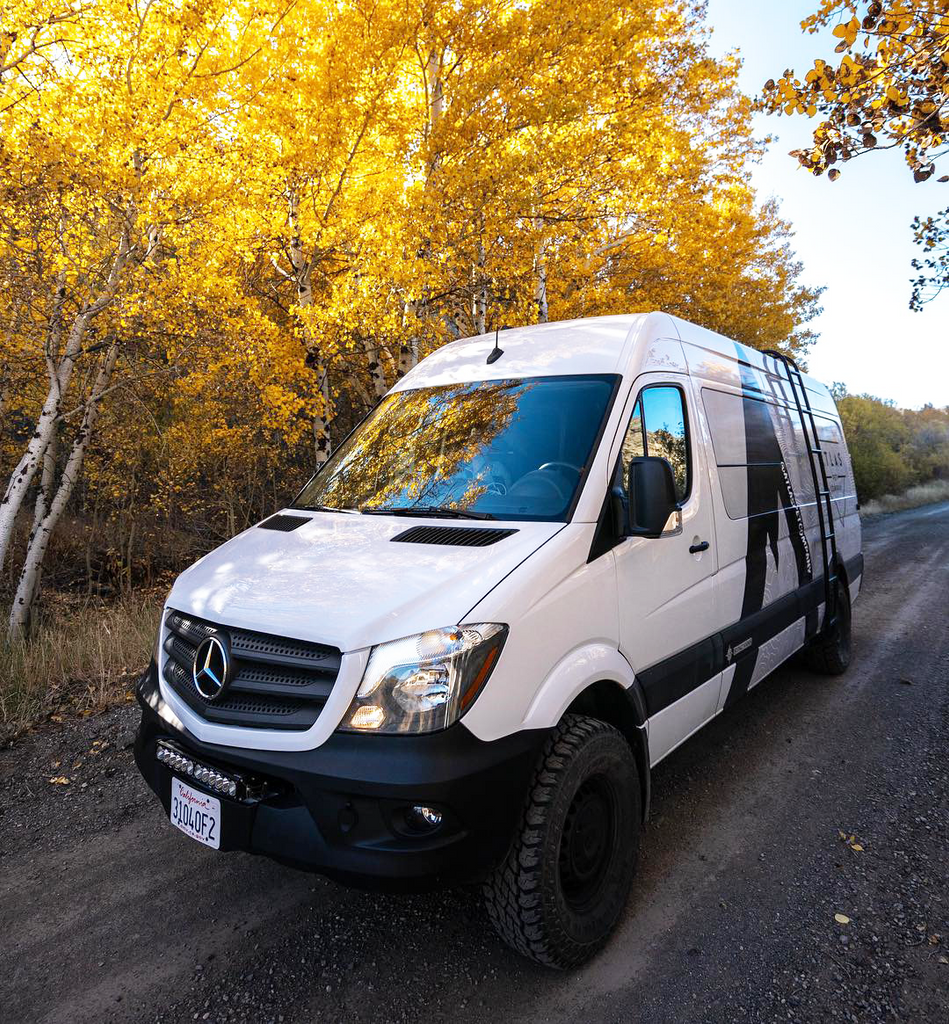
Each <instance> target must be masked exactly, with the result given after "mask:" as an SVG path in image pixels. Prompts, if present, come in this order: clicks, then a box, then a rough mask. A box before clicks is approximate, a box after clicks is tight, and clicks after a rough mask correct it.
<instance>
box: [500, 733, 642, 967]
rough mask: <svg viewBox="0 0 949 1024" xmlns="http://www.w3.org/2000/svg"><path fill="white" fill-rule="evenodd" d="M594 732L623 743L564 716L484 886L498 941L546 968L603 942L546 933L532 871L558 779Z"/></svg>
mask: <svg viewBox="0 0 949 1024" xmlns="http://www.w3.org/2000/svg"><path fill="white" fill-rule="evenodd" d="M598 734H604V735H611V736H615V737H616V738H617V739H618V740H619V741H620V742H621V743H622V744H623V745H624V746H625V745H626V740H625V739H624V738H623V735H622V733H620V732H619V731H618V730H617V729H615V728H614V727H613V726H611V725H609V724H608V723H606V722H603V721H600V720H599V719H596V718H589V717H587V716H585V715H565V716H564V717H563V719H562V721H561V722H560V724H559V725H558V726H557V729H556V731H555V732H554V733H553V735H552V736H551V737H550V739H548V741H547V744H546V746H545V748H544V751H543V753H542V755H541V757H540V758H539V760H538V765H537V768H536V769H535V771H534V776H533V779H532V781H531V788H530V791H529V795H528V798H527V802H526V805H525V808H524V812H523V814H522V817H521V822H520V826H519V828H518V831H517V834H516V836H515V839H514V843H513V845H512V847H511V849H510V851H509V852H508V855H507V857H506V858H505V859H504V861H502V863H501V864H500V866H499V867H497V868H496V869H495V871H494V872H493V873H492V874H491V875H490V876H489V878H488V879H487V881H485V883H484V885H483V888H482V893H483V896H484V904H485V909H486V910H487V913H488V917H489V918H490V920H491V923H492V924H493V925H494V927H495V929H496V930H497V932H498V934H499V935H500V936H501V938H503V939H504V941H505V942H507V943H508V945H510V946H511V947H512V948H514V949H515V950H516V951H517V952H518V953H521V954H522V955H523V956H526V957H529V958H530V959H531V960H535V961H537V962H538V963H541V964H544V965H545V966H547V967H554V968H558V969H566V968H569V967H573V966H575V965H577V964H579V963H582V962H583V961H585V960H587V959H588V958H589V957H590V956H592V955H593V953H595V952H596V951H597V950H598V949H599V948H600V947H601V946H602V945H603V944H604V943H605V941H606V938H607V937H606V936H604V937H603V938H602V939H601V940H600V941H598V942H595V943H590V944H589V945H587V946H583V947H578V946H577V945H576V944H575V943H573V942H571V941H569V940H567V941H565V942H558V941H557V938H556V937H553V936H551V935H549V934H548V935H545V934H544V928H543V924H542V911H541V899H542V897H541V894H540V892H539V891H538V889H539V885H540V878H539V877H538V872H537V870H536V868H537V866H538V865H539V864H540V862H541V859H542V857H543V837H544V831H543V828H541V827H539V826H540V825H541V823H542V822H543V821H544V820H545V818H546V816H547V814H548V813H549V811H550V808H551V805H552V804H553V802H554V800H555V799H556V795H557V789H558V783H559V781H560V778H561V776H562V775H563V774H564V772H565V771H566V769H567V767H568V765H569V763H570V761H571V760H572V759H573V758H574V757H575V756H576V755H577V754H578V753H579V751H580V749H581V748H582V747H583V746H584V745H585V744H587V743H588V742H589V741H590V740H591V739H592V738H593V737H595V736H597V735H598ZM564 938H566V937H564Z"/></svg>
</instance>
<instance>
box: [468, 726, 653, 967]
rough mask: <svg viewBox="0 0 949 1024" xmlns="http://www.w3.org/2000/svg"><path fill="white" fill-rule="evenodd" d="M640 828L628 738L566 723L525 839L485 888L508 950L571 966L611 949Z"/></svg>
mask: <svg viewBox="0 0 949 1024" xmlns="http://www.w3.org/2000/svg"><path fill="white" fill-rule="evenodd" d="M641 821H642V811H641V797H640V788H639V776H638V772H637V770H636V760H635V758H634V757H633V752H632V750H630V747H629V744H628V743H627V742H626V740H625V739H624V738H623V736H622V734H621V733H619V732H618V731H617V730H616V729H614V728H613V727H612V726H611V725H607V724H606V723H605V722H601V721H599V720H598V719H595V718H588V717H585V716H581V715H566V716H564V719H563V721H562V722H561V723H560V725H559V726H558V727H557V730H556V731H555V732H554V734H553V735H552V736H551V737H550V739H549V740H548V741H547V745H546V746H545V748H544V752H543V753H542V754H541V757H540V761H539V763H538V766H537V769H536V771H535V774H534V779H533V782H532V786H531V791H530V794H529V796H528V799H527V805H526V807H525V809H524V814H523V816H522V819H521V825H520V830H519V832H518V834H517V835H516V836H515V839H514V843H513V845H512V847H511V850H510V851H509V853H508V855H507V857H506V858H505V860H504V861H503V862H502V863H501V864H500V865H499V866H498V867H497V868H496V869H495V871H494V872H493V873H492V875H491V876H490V877H489V878H488V880H487V881H486V882H485V885H484V890H483V891H484V900H485V906H486V908H487V912H488V916H489V917H490V918H491V922H492V923H493V925H494V927H495V928H496V930H497V931H498V934H499V935H500V936H501V938H503V939H504V941H505V942H507V943H508V945H510V946H511V947H513V948H514V949H515V950H516V951H517V952H518V953H521V954H523V955H524V956H527V957H530V958H531V959H533V960H536V961H538V963H541V964H544V965H546V966H548V967H555V968H560V969H563V968H567V967H574V966H576V965H577V964H580V963H582V962H583V961H584V960H587V959H589V957H591V956H592V955H593V954H594V953H595V952H596V951H597V950H599V949H600V947H601V946H602V945H603V944H604V943H605V942H606V940H607V938H608V937H609V935H610V933H611V932H612V930H613V928H614V927H615V926H616V923H617V921H618V920H619V917H620V915H621V914H622V912H623V909H624V907H625V906H626V900H627V897H628V895H629V887H630V884H631V883H632V880H633V875H634V874H635V871H636V862H637V859H638V853H639V833H640V827H641Z"/></svg>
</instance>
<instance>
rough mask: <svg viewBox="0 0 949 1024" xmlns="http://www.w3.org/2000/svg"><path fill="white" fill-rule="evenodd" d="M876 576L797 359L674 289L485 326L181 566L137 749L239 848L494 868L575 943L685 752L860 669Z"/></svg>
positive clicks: (558, 954)
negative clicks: (795, 678)
mask: <svg viewBox="0 0 949 1024" xmlns="http://www.w3.org/2000/svg"><path fill="white" fill-rule="evenodd" d="M862 571H863V559H862V555H861V551H860V524H859V519H858V517H857V499H856V495H855V491H854V482H853V474H852V472H851V467H850V458H849V455H848V453H847V448H846V445H845V443H844V438H843V434H842V432H841V427H840V419H839V417H838V415H837V412H836V409H835V407H834V402H833V400H832V399H831V397H830V395H829V394H828V391H827V389H826V388H825V387H824V386H823V385H821V384H818V383H817V382H816V381H814V380H812V379H810V378H809V377H806V376H803V375H802V374H801V373H800V372H799V371H798V369H797V367H796V366H795V365H794V363H793V362H791V361H790V360H788V359H786V358H785V357H783V356H781V355H780V354H779V353H769V354H763V353H761V352H758V351H755V350H752V349H749V348H745V347H743V346H742V345H739V344H736V343H735V342H732V341H729V340H728V339H727V338H724V337H721V336H719V335H717V334H713V333H711V332H709V331H707V330H704V329H702V328H699V327H695V326H693V325H692V324H688V323H685V322H684V321H682V320H679V319H676V318H675V317H671V316H667V315H665V314H660V313H651V314H648V315H638V316H609V317H599V318H595V319H589V320H576V321H572V322H568V323H553V324H544V325H540V326H534V327H525V328H518V329H512V330H505V331H504V332H503V333H500V334H498V335H494V334H492V335H490V336H483V337H478V338H471V339H468V340H464V341H457V342H454V343H453V344H450V345H446V346H445V347H444V348H441V349H439V350H438V351H437V352H435V353H434V354H433V355H431V356H429V357H428V358H427V359H425V360H423V361H422V362H421V363H420V364H419V365H418V366H416V367H415V368H414V369H413V370H412V371H411V372H410V373H408V374H407V375H406V376H405V377H403V378H402V379H401V380H400V381H399V382H398V383H397V384H396V386H395V387H394V388H393V389H392V390H391V391H390V392H389V394H388V395H387V396H386V397H385V398H384V399H383V400H382V401H381V402H380V404H379V405H378V406H377V408H376V409H375V410H374V411H373V412H372V413H371V414H370V415H369V416H368V417H367V418H366V420H365V421H364V422H363V423H362V424H361V425H360V426H359V427H358V428H357V429H356V430H355V431H354V432H353V433H352V434H351V435H350V436H349V437H348V438H347V439H346V441H345V442H344V443H343V444H341V445H340V447H339V448H338V449H337V451H336V452H335V453H334V454H333V455H332V457H331V458H330V460H329V461H328V462H327V463H326V464H325V465H324V466H323V467H322V468H321V470H320V471H319V472H318V473H317V474H316V475H315V476H314V477H313V479H312V480H310V482H309V483H308V484H307V485H306V487H304V488H303V490H302V492H301V493H300V495H299V496H298V497H297V499H296V501H294V503H293V504H292V505H291V506H290V507H289V508H286V509H284V510H282V511H281V512H279V513H278V514H277V515H274V516H272V517H271V518H269V519H266V520H264V521H263V522H262V523H259V524H258V525H257V526H255V527H253V528H251V529H249V530H246V531H245V532H244V533H242V534H240V535H239V536H237V537H235V538H234V539H233V540H230V541H228V542H227V543H226V544H224V545H222V546H221V547H220V548H218V549H217V550H215V551H212V552H211V553H210V554H209V555H207V556H205V557H204V558H202V559H201V560H200V561H198V562H196V563H195V564H194V565H193V566H192V567H191V568H190V569H188V570H187V571H186V572H184V573H182V575H181V576H180V577H179V578H178V580H177V581H176V583H175V585H174V588H173V589H172V591H171V593H170V595H169V597H168V601H167V607H166V610H165V613H164V617H163V623H162V627H161V635H160V637H159V642H158V648H157V652H156V658H155V661H154V662H153V663H152V665H151V666H150V667H149V670H148V671H147V672H146V673H145V675H144V676H143V678H142V680H141V682H140V684H139V689H138V693H139V697H140V700H141V703H142V707H143V719H142V725H141V728H140V730H139V734H138V739H137V742H136V751H135V753H136V760H137V762H138V765H139V767H140V769H141V771H142V773H143V775H144V776H145V778H146V779H147V781H148V783H149V785H150V786H151V787H152V789H154V791H155V792H156V793H157V795H158V796H159V797H160V798H161V801H162V803H163V804H164V806H165V810H166V812H167V813H169V814H170V816H171V820H172V822H173V824H175V825H176V826H178V828H180V829H182V830H183V831H184V832H186V833H187V834H188V835H190V836H192V837H193V838H194V839H196V840H198V841H199V842H201V843H204V844H205V845H207V846H210V847H214V848H215V849H220V850H233V849H240V850H249V851H253V852H255V853H263V854H266V855H268V856H270V857H273V858H276V859H277V860H280V861H283V862H285V863H289V864H292V865H296V866H298V867H302V868H306V869H309V870H313V871H317V872H320V873H322V874H325V875H328V876H331V877H334V878H337V879H340V880H342V881H346V882H350V883H353V884H358V885H364V886H377V887H390V888H392V887H394V888H402V889H411V888H416V889H417V888H426V887H431V886H436V885H446V884H452V883H459V882H468V881H480V882H482V883H483V888H484V893H485V899H486V904H487V909H488V913H489V914H490V916H491V919H492V920H493V922H494V924H495V925H496V926H497V929H498V931H499V932H500V934H501V935H502V936H503V937H504V938H505V939H506V940H507V941H508V942H509V943H510V944H511V945H512V946H513V947H514V948H515V949H517V950H518V951H520V952H521V953H524V954H526V955H527V956H530V957H533V958H534V959H536V960H538V961H540V962H542V963H545V964H549V965H551V966H556V967H566V966H570V965H574V964H577V963H579V962H581V961H582V960H584V959H585V958H586V957H588V956H589V955H591V954H592V953H593V952H594V951H595V950H596V949H597V948H598V947H599V946H601V945H602V944H603V942H604V941H605V940H606V938H607V936H608V935H609V933H610V931H611V929H612V928H613V926H614V925H615V923H616V921H617V919H618V918H619V916H620V914H621V913H622V911H623V907H624V904H625V901H626V898H627V894H628V890H629V886H630V882H631V879H632V877H633V873H634V870H635V867H636V859H637V846H638V842H639V834H640V829H641V827H642V822H643V819H644V817H645V815H646V812H647V809H648V806H649V778H650V771H651V769H652V767H653V766H654V765H655V764H656V763H657V762H658V761H661V760H662V759H663V758H664V757H665V756H666V755H667V754H668V753H669V752H670V751H672V750H674V749H675V748H676V747H677V746H678V745H679V744H680V743H682V742H683V741H684V740H686V739H687V738H688V737H689V736H691V735H692V733H694V732H695V731H696V730H697V729H699V728H701V727H702V726H703V725H704V724H705V723H706V722H709V721H710V720H711V719H713V718H714V717H715V716H716V715H718V714H719V713H720V712H721V711H722V710H723V709H724V708H726V707H728V706H729V705H730V704H732V703H733V702H734V701H735V700H737V699H738V698H739V697H740V696H741V695H742V694H743V693H744V692H745V691H746V690H748V689H749V688H750V687H752V686H754V685H755V684H756V683H758V682H759V681H760V680H761V679H762V678H763V677H764V676H765V675H767V674H768V673H769V672H771V671H772V670H773V669H774V668H776V667H777V666H778V665H780V664H781V662H783V661H784V660H785V659H786V658H788V657H789V656H790V655H792V654H794V653H795V652H796V651H798V650H801V649H803V655H804V658H805V660H806V661H807V662H809V663H810V664H811V665H812V666H813V667H815V668H816V669H817V670H819V671H823V672H830V673H837V672H842V671H843V670H844V669H845V668H846V667H847V664H848V662H849V659H850V609H851V604H852V602H853V600H854V599H855V597H856V596H857V592H858V590H859V587H860V580H861V574H862Z"/></svg>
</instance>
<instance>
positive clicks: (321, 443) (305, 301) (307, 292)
mask: <svg viewBox="0 0 949 1024" xmlns="http://www.w3.org/2000/svg"><path fill="white" fill-rule="evenodd" d="M288 220H289V223H290V262H291V264H292V266H293V278H294V283H295V285H296V292H297V306H299V307H300V309H309V308H310V307H311V306H312V305H313V261H312V260H311V259H309V258H308V257H307V256H306V254H305V253H304V251H303V238H302V235H301V233H300V198H299V196H298V195H297V194H296V192H292V193H291V194H290V203H289V212H288ZM300 323H301V329H302V331H303V344H304V347H305V348H306V363H307V366H309V367H310V368H311V369H312V370H313V371H314V372H315V373H316V375H317V377H318V379H319V396H320V398H319V405H318V407H317V410H316V414H315V415H314V417H313V443H314V449H315V460H316V464H317V465H318V466H321V465H322V464H323V463H324V462H326V460H327V459H328V458H329V457H330V450H331V446H330V432H329V424H330V420H331V419H332V416H333V396H332V392H331V390H330V383H329V374H328V373H327V371H326V366H325V365H324V363H323V356H322V353H321V352H320V347H319V345H318V344H317V341H316V339H315V338H314V337H313V334H312V332H311V331H310V327H309V325H308V324H307V322H306V318H305V316H304V317H301V318H300Z"/></svg>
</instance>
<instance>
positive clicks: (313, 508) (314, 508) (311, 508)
mask: <svg viewBox="0 0 949 1024" xmlns="http://www.w3.org/2000/svg"><path fill="white" fill-rule="evenodd" d="M290 507H291V508H298V509H301V510H302V511H304V512H349V513H350V514H351V515H355V514H356V512H357V511H358V509H355V508H333V506H332V505H291V506H290Z"/></svg>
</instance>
